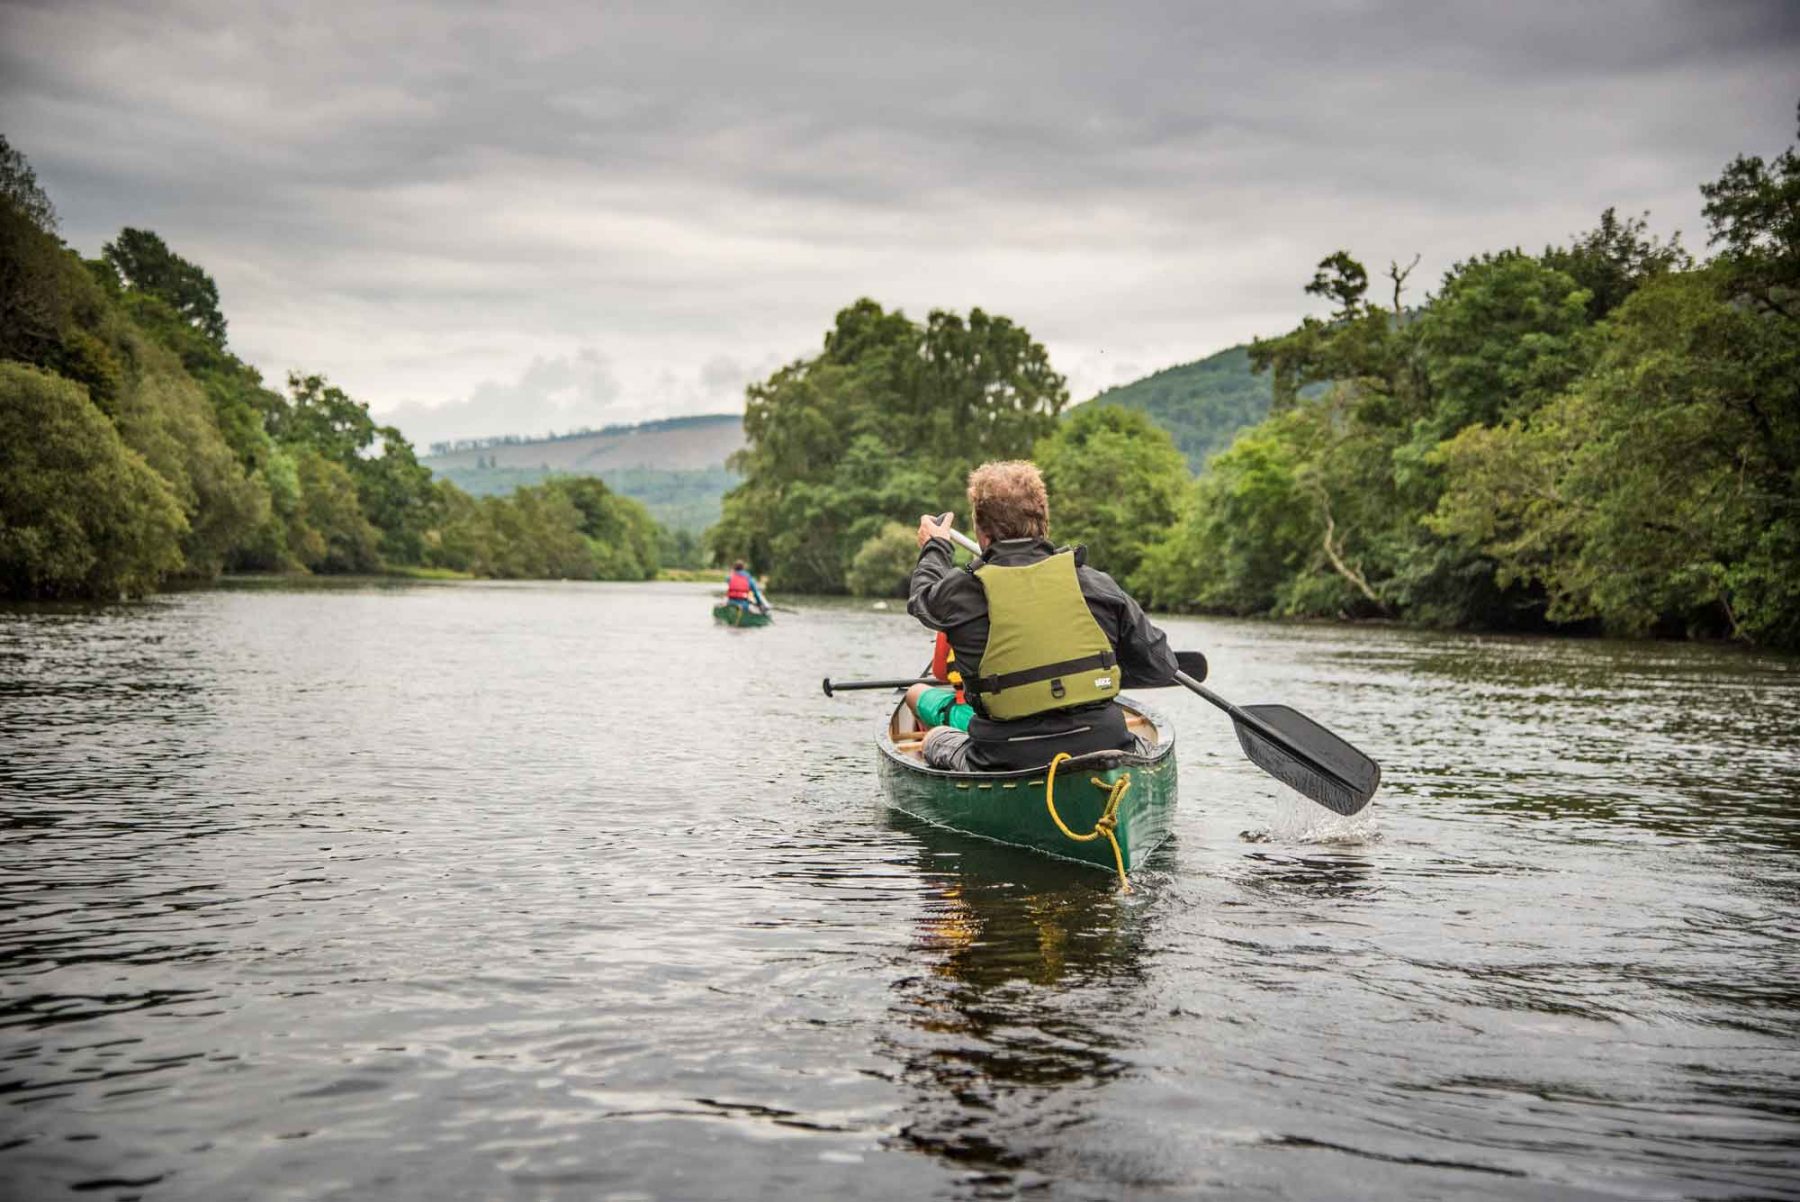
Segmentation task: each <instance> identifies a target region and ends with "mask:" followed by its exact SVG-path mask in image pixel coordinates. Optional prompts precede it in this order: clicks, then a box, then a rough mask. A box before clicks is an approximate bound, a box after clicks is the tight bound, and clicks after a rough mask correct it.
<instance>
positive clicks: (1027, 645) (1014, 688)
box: [970, 551, 1119, 722]
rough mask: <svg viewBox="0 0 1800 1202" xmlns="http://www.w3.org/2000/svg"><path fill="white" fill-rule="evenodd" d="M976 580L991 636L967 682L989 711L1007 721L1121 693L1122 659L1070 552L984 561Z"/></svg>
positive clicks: (989, 715)
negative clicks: (1012, 561) (1011, 562)
mask: <svg viewBox="0 0 1800 1202" xmlns="http://www.w3.org/2000/svg"><path fill="white" fill-rule="evenodd" d="M975 579H976V580H978V581H980V583H981V591H982V592H983V593H985V594H986V595H987V605H988V637H987V646H986V648H985V649H984V650H983V651H982V653H981V677H980V679H979V680H975V681H972V682H970V683H972V684H973V685H974V686H975V693H976V694H977V696H979V698H980V699H981V708H982V710H983V712H985V713H986V715H987V716H988V717H990V718H993V719H996V720H998V721H1001V722H1010V721H1012V720H1014V719H1016V718H1029V717H1031V716H1033V715H1035V714H1046V713H1049V712H1051V711H1052V710H1065V709H1073V708H1074V707H1075V706H1078V705H1092V704H1093V703H1094V702H1096V701H1106V700H1109V699H1110V698H1112V697H1115V696H1117V695H1118V692H1119V674H1118V672H1117V671H1115V670H1114V665H1115V664H1117V663H1118V657H1117V655H1116V654H1115V653H1114V652H1113V648H1112V644H1111V643H1109V642H1107V640H1106V632H1105V631H1103V630H1101V629H1100V623H1098V622H1096V621H1094V614H1093V611H1092V610H1090V609H1089V608H1088V603H1087V598H1086V597H1083V596H1082V595H1081V583H1080V581H1079V580H1078V579H1077V578H1076V575H1075V553H1074V552H1073V551H1058V552H1057V553H1056V554H1054V555H1051V556H1049V557H1048V558H1046V559H1040V560H1039V561H1038V562H1036V563H1034V564H1027V565H1026V566H1024V567H1018V568H1006V567H998V566H996V565H994V564H987V565H984V566H982V567H979V568H977V569H975Z"/></svg>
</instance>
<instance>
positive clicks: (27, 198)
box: [0, 138, 662, 598]
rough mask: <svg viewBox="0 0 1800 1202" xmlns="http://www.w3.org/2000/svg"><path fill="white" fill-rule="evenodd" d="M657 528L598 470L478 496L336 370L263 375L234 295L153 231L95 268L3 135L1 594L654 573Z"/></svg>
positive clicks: (112, 249) (117, 243)
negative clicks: (270, 581)
mask: <svg viewBox="0 0 1800 1202" xmlns="http://www.w3.org/2000/svg"><path fill="white" fill-rule="evenodd" d="M661 537H662V536H661V533H660V532H659V531H658V529H657V528H656V526H655V524H654V523H653V522H652V521H651V519H650V517H649V515H648V514H647V513H646V512H645V511H644V509H643V507H642V506H640V505H638V504H636V503H635V502H632V501H629V500H627V499H625V498H621V497H618V496H615V495H614V494H613V493H612V492H611V490H609V489H608V488H607V487H606V486H605V485H604V484H602V483H601V482H599V481H597V480H571V481H561V480H559V481H554V482H552V483H550V484H546V485H543V486H541V487H537V488H528V489H520V490H518V491H517V492H515V493H514V494H513V495H512V496H510V497H504V498H502V497H488V498H483V499H480V500H477V499H475V498H472V497H470V496H469V495H468V494H467V493H465V492H463V491H462V490H461V489H458V488H456V487H455V486H454V485H451V484H448V483H446V482H444V481H440V480H434V479H432V476H431V473H430V471H429V470H427V469H426V468H424V467H423V466H421V465H420V463H419V462H418V459H417V457H416V456H415V454H414V452H413V448H412V446H411V445H410V444H409V443H408V442H407V441H406V439H405V438H404V437H402V436H401V434H400V432H399V431H398V430H395V429H394V428H392V427H391V426H381V425H378V424H377V423H376V422H375V421H374V420H373V419H372V418H371V417H370V415H369V411H368V408H367V407H366V406H365V405H363V404H361V403H360V402H358V401H356V400H354V399H353V398H351V397H349V396H348V395H346V394H345V393H344V392H343V391H342V390H341V389H338V388H336V387H333V386H332V385H331V384H330V383H329V382H328V381H327V380H326V379H325V378H324V377H323V376H321V375H315V374H307V373H294V374H291V375H290V376H289V377H288V380H287V386H286V388H285V390H283V391H280V392H278V391H275V390H273V389H271V388H268V387H267V386H265V384H264V382H263V380H262V377H261V376H260V375H259V374H258V373H257V371H256V370H255V369H253V368H252V367H250V366H249V365H248V364H246V363H244V362H243V361H242V360H241V359H239V358H237V356H236V355H234V354H233V353H232V351H231V349H230V346H229V344H228V341H227V324H226V320H225V316H224V314H223V312H222V310H221V308H220V303H219V293H218V288H217V286H216V285H215V284H214V282H213V280H212V278H211V277H210V276H208V275H207V273H206V272H205V270H203V269H202V268H201V267H200V266H199V265H198V264H195V263H192V262H189V261H188V260H186V259H184V258H182V257H181V256H180V255H178V254H176V253H175V252H174V251H173V250H172V249H171V248H170V247H169V246H168V245H166V244H165V243H164V242H163V240H162V239H161V238H160V237H158V236H157V235H156V234H155V233H152V232H150V231H147V230H138V229H131V228H127V229H125V230H123V231H122V232H121V233H120V234H119V236H118V237H117V238H116V239H114V240H113V241H111V242H108V243H107V244H106V245H105V247H104V248H103V251H102V253H101V256H100V257H99V258H98V259H91V260H84V259H82V258H81V257H80V256H79V255H78V254H77V253H76V252H75V251H73V250H72V249H70V248H69V247H67V246H65V245H64V244H63V242H62V240H61V239H60V238H59V237H58V236H57V221H56V211H55V207H54V205H53V204H52V203H51V200H50V198H49V197H48V196H46V195H45V194H44V192H43V190H42V189H41V188H40V187H39V186H38V184H37V180H36V177H35V175H34V173H33V172H32V170H31V168H30V165H29V164H28V163H27V162H26V160H25V159H24V157H23V156H22V155H20V154H19V153H18V152H17V151H16V150H14V149H13V148H12V147H11V146H10V144H8V143H7V142H6V141H5V140H4V139H3V138H0V595H5V596H12V597H106V598H116V597H119V596H122V595H136V594H142V593H146V592H149V591H152V590H154V589H155V588H157V587H158V586H159V585H160V584H162V583H163V582H164V581H167V580H170V579H173V578H184V579H191V580H194V579H197V580H206V579H210V578H212V577H214V576H216V575H217V574H218V573H220V572H221V571H224V570H227V569H254V570H268V571H290V572H295V571H312V572H371V571H382V570H390V569H396V568H408V569H442V570H448V571H461V572H470V573H474V574H478V575H490V576H552V577H570V578H580V579H588V578H596V577H601V578H644V577H647V576H650V575H654V573H655V572H656V569H657V564H658V556H659V543H660V540H661Z"/></svg>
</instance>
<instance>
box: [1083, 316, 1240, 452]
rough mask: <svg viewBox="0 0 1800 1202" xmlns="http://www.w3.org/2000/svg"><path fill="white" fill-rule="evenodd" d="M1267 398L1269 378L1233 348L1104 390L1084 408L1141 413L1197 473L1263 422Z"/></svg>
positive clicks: (1238, 350) (1236, 348)
mask: <svg viewBox="0 0 1800 1202" xmlns="http://www.w3.org/2000/svg"><path fill="white" fill-rule="evenodd" d="M1272 395H1273V394H1272V391H1271V388H1270V384H1269V377H1268V376H1267V375H1258V374H1257V373H1256V372H1255V371H1254V370H1253V369H1252V367H1251V365H1250V348H1249V347H1247V346H1234V347H1230V348H1228V349H1226V350H1222V351H1220V352H1219V353H1218V354H1216V355H1209V356H1207V357H1206V358H1204V359H1201V360H1199V361H1198V362H1196V363H1183V364H1181V365H1180V366H1178V367H1170V368H1165V369H1163V370H1162V371H1159V372H1156V373H1155V374H1154V375H1148V376H1145V377H1144V378H1143V379H1141V380H1134V381H1133V382H1132V383H1130V384H1124V385H1121V386H1120V387H1118V388H1109V389H1107V390H1106V391H1105V392H1102V393H1101V394H1100V395H1099V396H1096V397H1095V398H1094V399H1093V400H1091V401H1089V402H1088V404H1090V405H1116V406H1118V407H1120V408H1122V409H1136V410H1138V411H1139V412H1141V413H1144V414H1145V415H1147V416H1148V417H1149V418H1150V420H1152V421H1154V422H1155V423H1156V424H1157V425H1159V426H1161V427H1162V428H1163V429H1164V430H1167V431H1168V432H1169V436H1170V437H1171V438H1173V439H1174V440H1175V445H1176V447H1178V448H1179V449H1180V450H1181V453H1182V454H1183V455H1185V456H1187V462H1188V467H1189V469H1190V470H1192V471H1195V472H1198V471H1199V470H1200V469H1201V468H1203V467H1204V466H1206V458H1207V456H1208V455H1211V454H1212V453H1213V452H1214V451H1219V450H1223V449H1224V448H1225V447H1226V446H1227V445H1228V444H1229V443H1230V442H1231V440H1232V439H1233V438H1234V437H1236V435H1237V432H1238V431H1239V430H1242V429H1245V428H1246V427H1249V426H1254V425H1255V424H1256V423H1257V422H1260V421H1261V420H1262V419H1263V418H1265V417H1267V416H1269V402H1270V399H1271V397H1272Z"/></svg>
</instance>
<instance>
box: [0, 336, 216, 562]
mask: <svg viewBox="0 0 1800 1202" xmlns="http://www.w3.org/2000/svg"><path fill="white" fill-rule="evenodd" d="M186 526H187V523H186V521H185V519H184V518H183V517H182V512H181V506H180V505H179V504H178V503H177V502H176V500H175V498H174V497H173V496H172V495H171V493H170V489H169V486H168V485H167V484H166V483H165V482H164V481H163V480H162V478H161V477H159V476H158V475H157V474H156V473H155V472H154V471H153V470H151V468H150V466H149V465H148V464H147V463H145V462H144V459H143V457H142V456H141V455H139V454H138V453H137V452H135V451H133V450H132V449H131V448H129V447H127V446H126V445H125V443H124V441H123V440H121V439H120V437H119V435H118V432H117V431H116V430H114V429H113V427H112V423H110V422H109V421H107V419H106V416H105V415H104V414H102V413H101V412H100V410H99V409H97V408H95V407H94V405H93V403H92V402H91V401H89V400H88V398H87V397H86V396H85V395H83V392H82V389H81V388H79V387H78V386H77V385H75V384H72V383H70V382H68V381H66V380H62V379H58V378H57V377H56V376H53V375H51V374H50V373H48V372H44V371H40V370H37V369H35V368H31V367H27V366H25V365H24V364H20V363H0V592H4V593H5V594H6V595H9V596H15V597H90V596H98V597H117V596H121V595H128V594H142V593H147V592H150V591H151V590H153V589H154V588H155V587H156V586H157V584H158V583H159V582H160V581H161V579H162V578H163V577H164V576H165V575H167V574H169V573H171V572H174V571H176V570H177V569H179V568H180V567H181V565H182V554H181V538H182V535H183V534H184V533H185V531H186Z"/></svg>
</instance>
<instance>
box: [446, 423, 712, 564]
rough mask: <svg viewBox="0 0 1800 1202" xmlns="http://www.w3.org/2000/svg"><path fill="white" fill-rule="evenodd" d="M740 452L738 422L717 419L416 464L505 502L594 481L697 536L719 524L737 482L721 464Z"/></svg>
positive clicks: (580, 435) (503, 444)
mask: <svg viewBox="0 0 1800 1202" xmlns="http://www.w3.org/2000/svg"><path fill="white" fill-rule="evenodd" d="M743 445H744V424H743V418H742V417H740V416H739V415H737V414H735V413H716V414H707V415H705V416H701V417H673V418H664V419H662V420H660V421H652V422H644V423H642V424H641V425H636V426H608V427H607V428H606V429H604V430H582V431H578V432H576V433H573V434H564V435H561V436H558V437H555V438H520V437H503V438H480V439H470V440H466V441H458V442H439V443H433V444H432V447H431V452H432V453H431V454H430V455H429V456H427V457H426V458H424V459H421V460H420V462H421V463H423V464H424V465H425V466H426V467H428V468H430V469H431V470H432V472H433V473H435V474H436V475H439V476H442V477H444V478H445V479H447V480H449V481H451V482H452V483H453V484H455V485H456V486H457V487H458V488H461V489H463V490H464V491H466V492H469V493H472V494H474V495H475V496H496V495H504V494H507V493H510V492H512V490H513V489H515V488H518V487H519V486H520V485H528V484H541V483H542V482H543V481H544V480H546V479H548V478H550V477H552V476H598V477H599V478H600V479H602V480H604V481H606V485H607V487H608V488H611V489H613V490H614V491H616V492H619V493H622V494H624V495H625V496H628V497H631V498H633V499H635V500H638V501H641V502H643V504H644V507H645V508H646V509H648V510H649V511H650V516H652V517H654V518H655V519H656V520H657V521H659V522H661V523H662V524H663V525H665V526H667V527H669V528H670V529H672V530H687V531H691V532H693V533H696V534H697V533H699V532H700V531H701V530H703V529H705V528H706V527H707V526H710V525H712V524H713V523H714V522H716V521H718V520H719V498H720V497H722V496H723V495H724V494H725V490H726V489H728V488H730V487H732V486H733V485H734V484H736V483H737V480H738V478H737V475H736V474H735V473H734V472H732V471H730V470H728V469H727V468H726V467H725V459H726V457H727V456H729V455H730V454H731V453H732V452H733V451H735V450H737V449H738V448H739V447H741V446H743Z"/></svg>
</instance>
